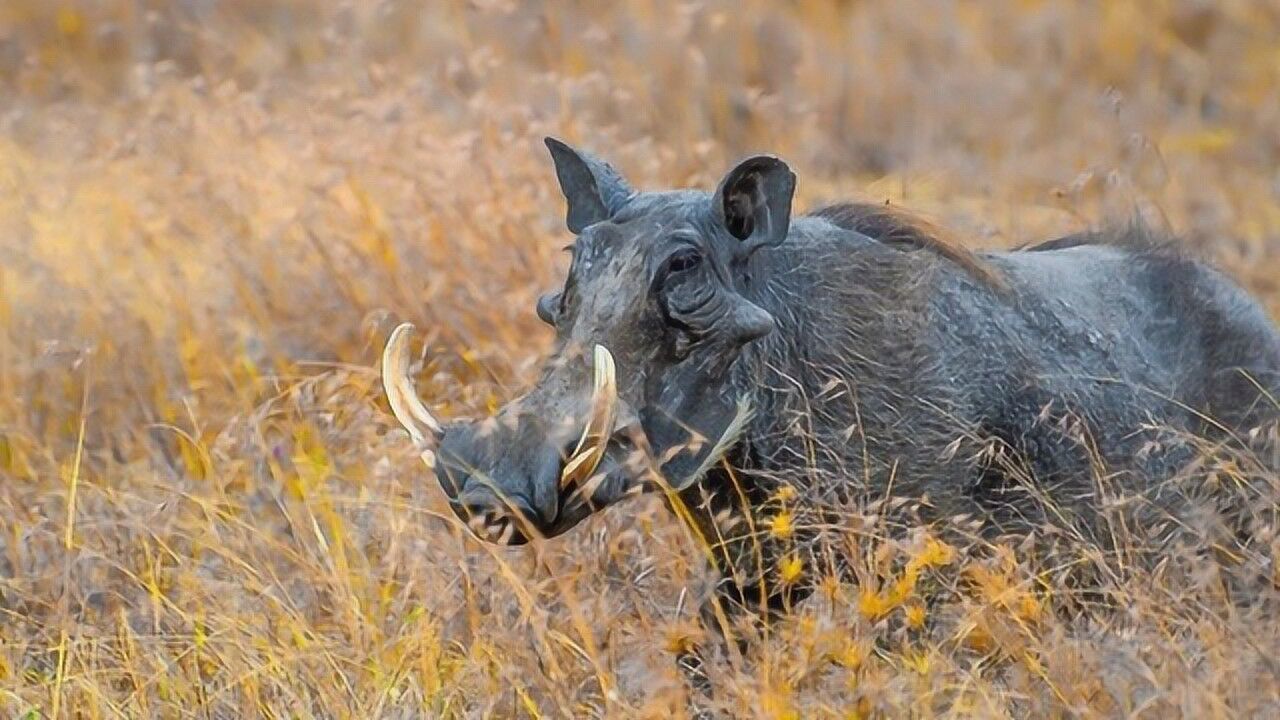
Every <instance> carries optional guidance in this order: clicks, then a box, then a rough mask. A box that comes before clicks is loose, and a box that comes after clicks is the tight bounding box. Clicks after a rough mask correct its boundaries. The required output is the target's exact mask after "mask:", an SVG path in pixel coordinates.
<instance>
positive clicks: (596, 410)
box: [560, 345, 618, 487]
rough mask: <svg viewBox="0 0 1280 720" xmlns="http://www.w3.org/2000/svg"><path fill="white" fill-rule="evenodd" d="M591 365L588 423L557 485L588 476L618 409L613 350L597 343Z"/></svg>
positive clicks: (569, 483) (606, 438)
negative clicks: (610, 350)
mask: <svg viewBox="0 0 1280 720" xmlns="http://www.w3.org/2000/svg"><path fill="white" fill-rule="evenodd" d="M593 365H594V376H595V382H594V384H593V387H592V392H591V414H590V415H589V416H588V417H587V426H586V428H584V429H583V431H582V437H581V438H580V439H579V440H578V446H577V447H576V448H574V451H573V454H572V455H570V456H569V462H567V463H565V466H564V470H563V471H561V473H560V487H567V486H569V485H572V484H574V483H579V482H582V481H583V480H586V479H587V478H589V477H591V473H593V472H595V471H596V467H597V466H598V465H599V464H600V460H601V459H602V458H604V451H605V447H606V446H607V445H608V444H609V436H610V435H612V434H613V423H614V419H615V417H616V415H617V410H618V379H617V375H616V368H615V367H614V364H613V354H612V353H610V352H609V350H608V349H607V348H605V347H604V346H603V345H596V347H595V355H594V358H593Z"/></svg>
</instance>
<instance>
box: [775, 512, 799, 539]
mask: <svg viewBox="0 0 1280 720" xmlns="http://www.w3.org/2000/svg"><path fill="white" fill-rule="evenodd" d="M769 532H770V533H771V534H772V535H773V536H774V537H776V538H789V537H791V533H793V532H795V526H794V525H793V524H792V518H791V513H789V512H787V511H786V510H783V511H782V512H780V513H778V514H777V515H774V516H773V520H772V521H770V523H769Z"/></svg>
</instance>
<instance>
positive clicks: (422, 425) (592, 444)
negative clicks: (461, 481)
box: [382, 323, 751, 545]
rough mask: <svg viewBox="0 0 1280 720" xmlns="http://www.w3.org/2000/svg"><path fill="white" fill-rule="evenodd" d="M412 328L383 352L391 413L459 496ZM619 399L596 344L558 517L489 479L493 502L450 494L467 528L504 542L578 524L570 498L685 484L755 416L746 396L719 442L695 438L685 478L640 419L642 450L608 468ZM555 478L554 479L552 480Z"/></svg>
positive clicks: (612, 372) (611, 366)
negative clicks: (658, 451) (427, 400)
mask: <svg viewBox="0 0 1280 720" xmlns="http://www.w3.org/2000/svg"><path fill="white" fill-rule="evenodd" d="M412 333H413V326H412V325H411V324H409V323H404V324H401V325H400V326H398V327H396V329H395V330H394V331H393V332H392V333H391V336H390V338H389V339H388V340H387V344H386V347H385V348H384V350H383V353H382V384H383V388H384V390H385V391H386V395H387V401H388V403H389V404H390V406H391V412H392V413H393V414H394V415H395V418H396V420H397V421H399V423H400V425H401V426H402V427H404V429H405V431H406V432H408V434H409V437H410V439H411V440H412V442H413V444H414V447H415V448H416V449H417V451H418V454H419V457H420V458H421V459H422V462H423V464H425V465H426V467H427V469H428V470H430V471H431V472H432V473H434V474H435V475H436V479H437V480H438V481H440V482H441V485H442V487H444V488H445V490H446V494H450V495H452V494H453V493H454V492H458V491H460V490H461V488H457V487H455V488H454V490H453V491H450V490H449V489H448V487H446V484H445V482H444V475H445V473H444V471H443V469H442V468H440V467H438V466H439V464H440V463H439V462H438V457H437V451H438V449H439V446H440V443H441V440H442V438H443V436H444V434H445V426H444V425H443V424H442V423H441V422H440V421H439V420H437V419H436V418H435V416H434V415H433V414H432V413H431V411H430V410H428V409H427V407H426V405H424V404H423V402H422V400H421V399H420V398H419V397H418V393H417V391H416V389H415V386H414V382H413V379H412V377H411V372H412V371H411V365H412V362H411V358H410V351H409V340H410V337H411V335H412ZM619 406H620V401H619V399H618V381H617V368H616V365H615V362H614V358H613V354H612V353H611V352H609V350H608V348H606V347H604V346H603V345H596V346H595V347H594V348H593V352H592V389H591V399H590V404H589V405H588V410H587V414H586V420H585V423H584V427H583V430H582V432H581V434H580V435H579V436H578V439H577V442H576V443H575V444H573V446H572V451H570V452H569V453H568V454H567V455H566V456H565V458H566V459H565V460H564V462H563V464H562V466H561V467H560V471H559V477H558V487H557V488H556V496H557V500H556V502H557V503H558V506H557V508H556V509H555V511H554V513H553V515H555V516H556V517H555V518H552V519H551V522H550V523H549V524H548V525H547V526H545V527H542V528H539V527H537V526H538V523H536V522H534V518H535V515H536V513H534V512H533V511H532V510H531V508H530V507H529V506H528V504H527V503H522V502H521V501H520V500H519V498H517V497H515V494H514V493H511V494H508V493H505V492H504V491H502V490H501V489H500V488H499V487H498V486H497V484H496V483H492V482H488V481H487V480H486V481H482V482H483V484H484V485H485V487H484V488H482V489H480V490H478V491H477V492H480V493H483V494H484V495H485V497H486V500H487V502H486V503H484V504H477V505H469V504H467V503H466V502H464V501H463V500H462V499H461V498H459V497H450V502H451V504H453V505H454V507H455V512H457V513H458V514H459V516H460V517H461V518H462V519H463V521H464V522H465V524H466V526H467V528H468V530H469V531H470V532H471V533H472V534H474V535H475V536H476V537H477V538H479V539H481V540H485V541H487V542H491V543H497V544H501V545H511V544H522V543H523V542H526V541H527V540H528V538H529V536H531V535H535V534H541V535H554V534H558V533H559V532H562V531H563V530H565V529H567V527H568V526H571V525H572V524H574V523H576V519H574V520H571V521H566V519H565V518H564V517H563V516H564V514H565V512H564V511H565V509H566V507H567V505H568V504H569V503H578V504H580V505H584V506H591V510H595V509H600V507H602V506H603V505H604V504H608V503H610V502H615V501H617V500H620V499H622V498H624V497H628V496H631V495H635V494H639V493H640V492H644V491H646V490H654V489H664V490H668V491H670V490H676V491H678V490H682V489H684V488H686V487H688V486H689V485H691V484H692V483H693V482H696V481H697V480H698V479H699V478H701V477H702V476H703V475H704V474H705V473H706V472H707V470H709V469H710V468H711V467H712V466H713V465H714V464H715V463H716V462H718V461H719V460H720V459H721V458H722V457H723V456H724V455H725V453H726V452H727V451H728V450H729V449H730V448H731V447H732V446H733V444H734V443H736V442H737V440H738V437H739V435H740V434H741V432H742V430H743V428H744V427H745V425H746V422H747V420H748V419H749V418H750V415H751V413H750V409H749V407H748V405H747V404H746V403H745V402H739V403H738V405H737V408H736V413H735V414H734V416H733V418H732V420H731V422H730V423H729V425H728V426H727V427H725V428H724V429H723V431H722V432H720V433H719V437H718V439H717V440H716V441H715V442H708V441H707V439H703V440H702V442H700V443H691V444H690V446H689V449H690V450H692V451H693V455H692V456H691V457H689V458H688V459H687V460H686V462H685V463H684V464H682V465H680V467H681V468H682V469H681V471H680V472H679V473H678V477H666V474H667V473H666V471H667V470H668V469H670V468H671V467H673V465H672V464H670V458H671V457H674V456H676V455H677V454H678V453H676V452H674V451H672V450H671V449H667V450H666V452H664V454H663V458H657V457H655V455H654V448H652V447H651V446H650V444H649V442H648V438H647V436H646V434H645V432H644V431H643V430H642V429H641V428H640V427H639V424H638V422H631V423H628V428H629V430H631V431H632V434H631V436H630V437H631V442H630V444H631V445H633V446H634V448H633V451H632V452H633V454H635V455H639V457H638V458H632V460H631V461H630V462H626V463H621V462H618V458H617V453H613V454H611V457H612V458H613V459H611V460H610V461H609V463H608V464H607V467H603V463H602V461H603V460H604V459H605V456H606V452H607V451H608V450H609V448H610V447H611V443H614V442H615V441H616V440H617V435H616V430H615V425H616V423H617V422H618V420H619ZM624 472H625V473H626V474H627V475H629V476H630V477H628V478H627V479H626V481H625V482H626V484H625V487H624V488H621V489H617V488H613V487H612V486H613V485H614V484H616V483H617V481H618V478H617V475H618V474H619V473H624ZM611 476H612V477H613V478H614V483H611V489H610V490H609V492H608V498H607V499H606V500H605V501H604V502H602V503H596V502H595V500H594V499H595V498H596V497H597V491H598V490H600V488H601V486H602V485H603V484H605V483H606V482H607V481H609V480H610V478H611ZM551 480H552V479H551V478H548V482H550V481H551ZM495 491H496V492H495ZM460 494H461V495H463V496H470V495H472V494H473V493H472V492H471V491H468V492H465V493H460ZM587 514H589V512H588V513H587ZM578 519H580V518H578ZM543 520H547V518H543Z"/></svg>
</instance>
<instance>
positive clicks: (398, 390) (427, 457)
mask: <svg viewBox="0 0 1280 720" xmlns="http://www.w3.org/2000/svg"><path fill="white" fill-rule="evenodd" d="M411 334H413V325H411V324H410V323H403V324H401V325H400V326H399V327H397V328H396V329H395V330H394V331H393V332H392V333H391V337H390V338H388V339H387V346H386V347H385V348H384V349H383V350H382V389H383V390H385V391H386V393H387V402H388V403H390V404H391V412H392V413H394V414H395V416H396V420H399V421H400V424H401V425H403V426H404V429H405V430H407V431H408V432H409V437H410V438H412V439H413V442H414V444H415V445H417V446H418V449H419V451H420V452H421V453H422V461H423V462H424V463H426V464H427V467H428V468H434V467H435V462H436V456H435V453H434V452H433V451H432V450H431V449H430V447H428V446H429V445H432V444H434V443H435V440H436V438H438V437H439V436H440V431H441V428H440V423H439V422H438V421H437V420H436V419H435V418H434V417H432V416H431V412H430V411H428V410H427V407H426V406H425V405H423V404H422V400H420V399H419V398H418V392H417V390H415V389H414V386H413V380H411V379H410V378H409V336H410V335H411Z"/></svg>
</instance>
